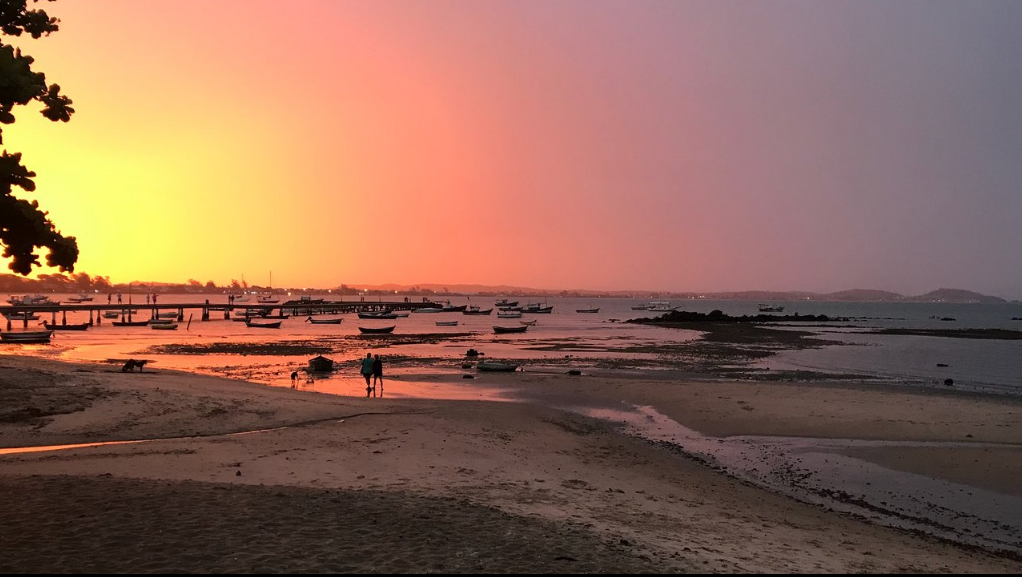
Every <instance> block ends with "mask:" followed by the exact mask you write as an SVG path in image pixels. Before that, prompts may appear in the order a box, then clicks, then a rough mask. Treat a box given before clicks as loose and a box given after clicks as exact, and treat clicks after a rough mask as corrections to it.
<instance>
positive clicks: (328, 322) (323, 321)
mask: <svg viewBox="0 0 1022 577" xmlns="http://www.w3.org/2000/svg"><path fill="white" fill-rule="evenodd" d="M343 320H344V319H314V318H312V317H309V318H307V319H305V322H307V323H312V324H314V325H339V324H341V321H343Z"/></svg>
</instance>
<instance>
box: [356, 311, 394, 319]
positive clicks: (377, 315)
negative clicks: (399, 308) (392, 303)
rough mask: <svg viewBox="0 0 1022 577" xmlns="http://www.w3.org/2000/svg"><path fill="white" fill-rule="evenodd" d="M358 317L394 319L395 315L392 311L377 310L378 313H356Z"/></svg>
mask: <svg viewBox="0 0 1022 577" xmlns="http://www.w3.org/2000/svg"><path fill="white" fill-rule="evenodd" d="M358 318H360V319H388V320H390V319H396V318H397V315H396V314H394V313H392V312H390V311H385V312H378V313H358Z"/></svg>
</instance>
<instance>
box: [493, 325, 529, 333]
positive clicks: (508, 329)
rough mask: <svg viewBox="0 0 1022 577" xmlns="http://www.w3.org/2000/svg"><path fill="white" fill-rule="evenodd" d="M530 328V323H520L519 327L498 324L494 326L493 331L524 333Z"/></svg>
mask: <svg viewBox="0 0 1022 577" xmlns="http://www.w3.org/2000/svg"><path fill="white" fill-rule="evenodd" d="M528 328H529V325H519V326H517V327H498V326H495V327H493V332H495V333H497V334H498V335H503V334H510V333H524V332H525V331H526V330H528Z"/></svg>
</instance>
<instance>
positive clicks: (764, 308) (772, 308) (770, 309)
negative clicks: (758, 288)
mask: <svg viewBox="0 0 1022 577" xmlns="http://www.w3.org/2000/svg"><path fill="white" fill-rule="evenodd" d="M759 312H761V313H783V312H784V307H782V306H779V305H765V304H762V303H761V304H760V305H759Z"/></svg>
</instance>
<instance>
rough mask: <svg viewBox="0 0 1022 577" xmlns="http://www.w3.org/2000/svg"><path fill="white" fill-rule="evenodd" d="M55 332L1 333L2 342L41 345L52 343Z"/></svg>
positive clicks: (0, 340)
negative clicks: (51, 339)
mask: <svg viewBox="0 0 1022 577" xmlns="http://www.w3.org/2000/svg"><path fill="white" fill-rule="evenodd" d="M52 336H53V331H6V332H3V333H0V342H4V343H18V344H23V345H40V344H45V343H48V342H50V337H52Z"/></svg>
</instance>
